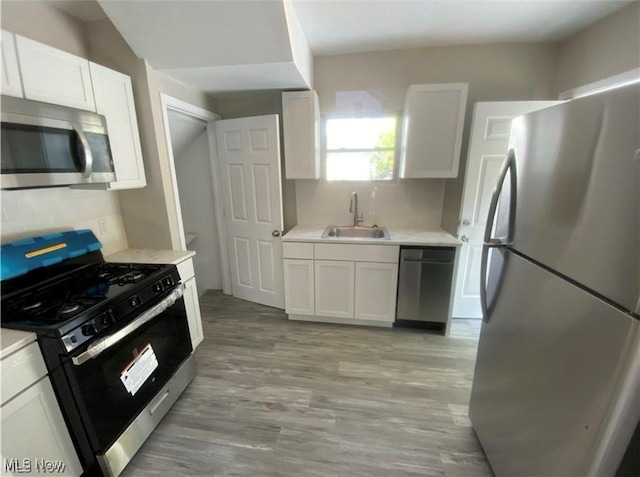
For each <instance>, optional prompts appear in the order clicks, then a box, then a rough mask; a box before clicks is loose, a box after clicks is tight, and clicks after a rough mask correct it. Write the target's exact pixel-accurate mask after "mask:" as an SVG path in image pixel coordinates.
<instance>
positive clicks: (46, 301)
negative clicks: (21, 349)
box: [2, 252, 180, 352]
mask: <svg viewBox="0 0 640 477" xmlns="http://www.w3.org/2000/svg"><path fill="white" fill-rule="evenodd" d="M101 258H102V256H101V254H100V252H93V253H92V254H89V256H84V257H83V258H82V260H79V261H77V262H76V263H75V266H74V263H68V262H65V264H64V267H65V269H66V270H67V272H66V273H64V274H61V273H58V270H57V268H56V267H55V266H53V267H52V268H51V269H49V270H47V272H48V275H50V276H52V279H50V280H46V279H45V280H43V281H40V282H38V283H36V284H32V285H31V286H25V281H24V279H22V280H20V279H14V280H18V282H17V283H14V282H12V281H10V282H8V283H6V284H4V283H3V293H2V295H3V296H2V326H3V327H5V328H13V329H17V330H24V331H32V332H35V333H36V334H38V335H42V336H45V337H48V338H54V339H58V340H59V341H60V342H61V343H62V345H63V346H64V349H65V350H66V351H67V352H71V351H73V350H74V349H76V348H77V347H79V346H81V345H82V344H84V343H85V342H87V341H89V340H91V339H93V338H94V337H97V336H99V335H101V334H104V333H105V332H107V331H108V330H109V329H111V328H112V327H116V326H117V325H118V323H119V322H121V321H122V320H125V319H126V317H127V316H129V315H131V314H133V313H135V312H136V310H137V309H139V308H141V307H144V306H145V305H146V304H147V303H150V302H152V301H154V300H156V299H158V298H159V297H161V296H163V294H164V293H165V292H166V290H170V289H172V288H173V287H174V286H175V285H176V284H178V283H179V282H180V276H179V275H178V272H177V269H176V267H175V266H174V265H163V264H162V265H158V264H123V263H108V262H101V261H100V260H101ZM92 261H95V263H91V262H92ZM87 262H89V264H88V265H87ZM61 277H62V278H61ZM21 278H22V277H21ZM31 283H33V282H31Z"/></svg>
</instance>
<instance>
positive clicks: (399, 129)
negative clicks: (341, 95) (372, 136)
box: [320, 111, 403, 185]
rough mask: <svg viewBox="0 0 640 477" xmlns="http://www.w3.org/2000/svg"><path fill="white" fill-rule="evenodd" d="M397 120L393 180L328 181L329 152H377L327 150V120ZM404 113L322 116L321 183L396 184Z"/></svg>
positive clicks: (357, 113)
mask: <svg viewBox="0 0 640 477" xmlns="http://www.w3.org/2000/svg"><path fill="white" fill-rule="evenodd" d="M388 117H394V118H395V119H396V136H395V146H394V148H393V172H392V175H391V179H368V180H362V181H358V180H329V179H327V154H328V152H340V151H345V152H366V151H376V149H343V150H340V149H332V150H331V151H329V150H328V148H327V120H328V119H358V118H362V119H367V118H388ZM402 117H403V116H402V111H376V112H344V113H327V114H322V115H321V128H320V131H321V154H320V158H321V164H320V166H321V167H320V174H321V176H320V181H321V182H322V183H323V184H338V185H343V184H354V185H355V184H396V183H397V182H398V179H399V177H398V175H399V162H400V142H401V140H402V139H401V138H402ZM379 150H380V151H388V150H391V149H379Z"/></svg>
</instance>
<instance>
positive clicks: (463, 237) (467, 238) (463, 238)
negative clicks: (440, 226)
mask: <svg viewBox="0 0 640 477" xmlns="http://www.w3.org/2000/svg"><path fill="white" fill-rule="evenodd" d="M460 240H462V241H463V242H465V243H466V242H468V241H469V237H467V236H466V235H463V236H462V237H460Z"/></svg>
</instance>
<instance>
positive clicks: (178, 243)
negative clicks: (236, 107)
mask: <svg viewBox="0 0 640 477" xmlns="http://www.w3.org/2000/svg"><path fill="white" fill-rule="evenodd" d="M160 102H161V104H162V121H163V124H164V134H165V142H166V144H167V153H168V157H169V173H170V179H171V188H172V189H173V190H174V191H175V193H174V194H172V195H173V197H172V199H173V200H167V212H168V214H169V215H170V216H173V219H174V220H169V231H170V233H171V244H172V246H173V248H174V249H175V250H182V251H186V250H187V245H186V242H185V237H184V224H183V223H182V209H181V208H180V207H181V206H180V196H179V194H178V180H177V177H176V166H175V158H174V157H173V148H172V147H171V133H170V130H169V111H175V112H178V113H182V114H186V115H187V116H191V117H193V118H196V119H199V120H201V121H204V122H205V123H206V129H207V136H208V138H207V139H208V145H209V165H210V168H211V183H212V186H213V197H214V204H213V207H214V216H215V217H214V218H215V222H216V232H217V235H218V253H219V254H220V265H221V268H222V270H221V271H222V292H223V293H224V294H225V295H231V272H230V270H229V255H228V253H227V229H226V226H225V221H224V204H223V201H222V185H221V184H220V167H219V164H218V149H217V145H216V134H215V125H214V124H215V121H217V120H219V119H222V118H221V116H220V115H219V114H217V113H214V112H212V111H208V110H206V109H203V108H200V107H198V106H194V105H193V104H190V103H187V102H185V101H182V100H180V99H177V98H174V97H173V96H169V95H167V94H164V93H161V94H160Z"/></svg>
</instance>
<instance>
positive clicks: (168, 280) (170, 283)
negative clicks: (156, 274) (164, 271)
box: [163, 277, 173, 287]
mask: <svg viewBox="0 0 640 477" xmlns="http://www.w3.org/2000/svg"><path fill="white" fill-rule="evenodd" d="M163 282H164V284H165V285H166V286H168V287H172V286H173V278H172V277H165V279H164V280H163Z"/></svg>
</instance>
